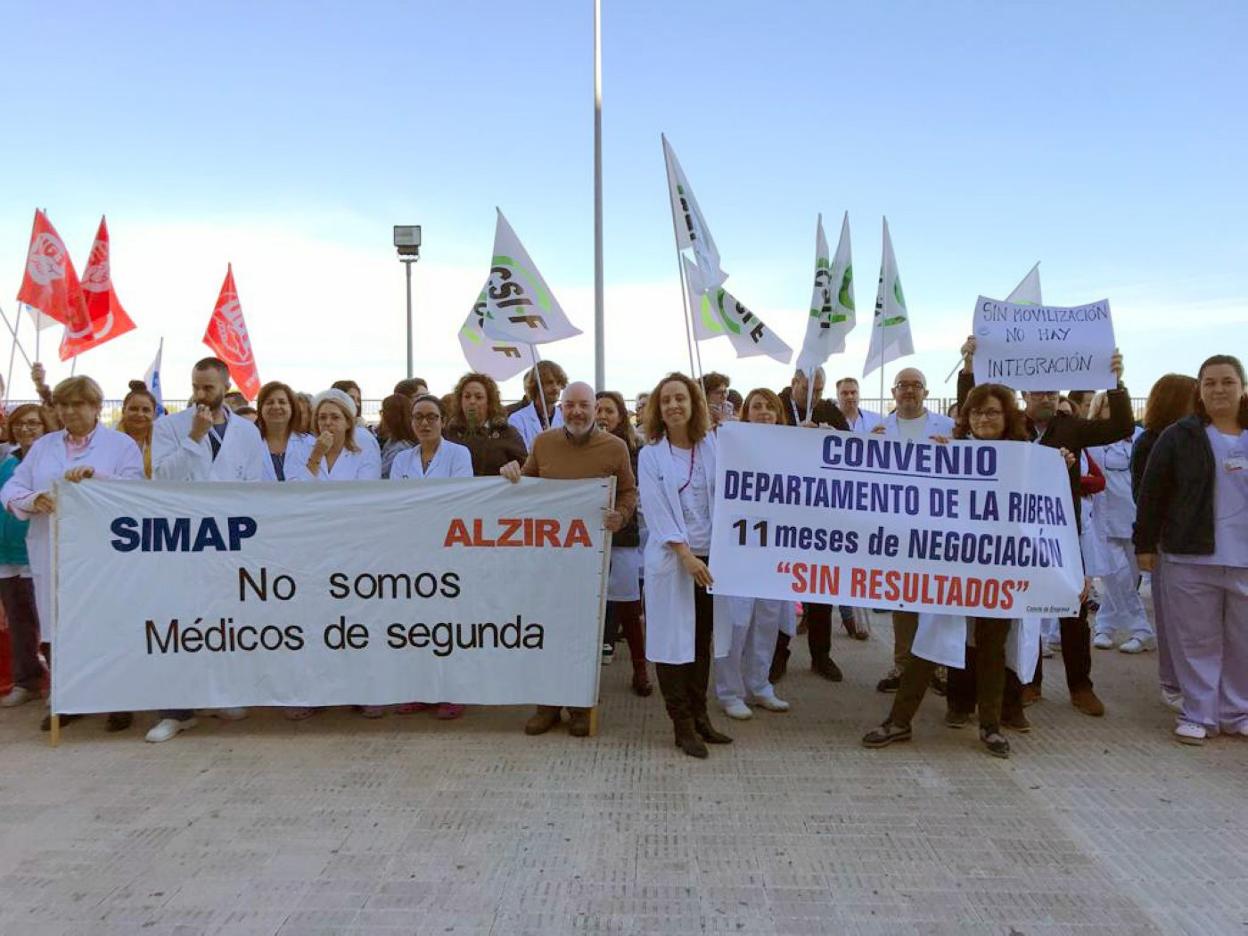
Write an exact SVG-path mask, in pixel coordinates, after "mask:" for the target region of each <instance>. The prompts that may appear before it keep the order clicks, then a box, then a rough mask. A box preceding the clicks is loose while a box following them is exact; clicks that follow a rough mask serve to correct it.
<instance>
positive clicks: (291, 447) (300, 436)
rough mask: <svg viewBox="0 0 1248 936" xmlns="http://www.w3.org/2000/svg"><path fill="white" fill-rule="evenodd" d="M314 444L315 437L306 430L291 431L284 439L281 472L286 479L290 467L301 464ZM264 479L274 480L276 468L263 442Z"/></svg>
mask: <svg viewBox="0 0 1248 936" xmlns="http://www.w3.org/2000/svg"><path fill="white" fill-rule="evenodd" d="M225 434H226V435H227V436H228V435H229V434H230V431H229V430H228V429H227V430H226V432H225ZM315 444H316V439H315V438H313V437H312V436H310V435H308V434H307V433H306V432H292V433H291V434H290V438H288V439H287V440H286V461H285V463H284V464H283V466H282V473H283V474H284V475H285V476H286V480H287V481H289V480H290V471H291V468H292V467H293V466H295V465H303V464H305V463H306V462H307V460H308V455H310V454H311V452H312V446H313V445H315ZM264 480H265V481H276V480H277V470H276V469H275V468H274V467H273V456H272V453H271V452H269V445H268V443H267V442H266V443H265V444H264Z"/></svg>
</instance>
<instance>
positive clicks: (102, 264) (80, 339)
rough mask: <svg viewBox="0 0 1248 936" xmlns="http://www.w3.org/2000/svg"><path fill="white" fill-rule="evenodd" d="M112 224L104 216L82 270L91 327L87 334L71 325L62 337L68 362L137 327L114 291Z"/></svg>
mask: <svg viewBox="0 0 1248 936" xmlns="http://www.w3.org/2000/svg"><path fill="white" fill-rule="evenodd" d="M108 258H109V248H108V225H107V224H106V223H105V221H104V219H103V218H100V229H99V230H98V231H97V232H96V235H95V243H94V244H92V245H91V257H90V259H89V260H87V268H86V269H85V270H83V271H82V291H83V295H84V296H85V298H86V302H87V314H88V317H89V319H90V322H91V330H90V331H89V332H88V333H86V334H83V335H77V336H75V335H73V334H71V330H70V329H69V327H66V329H65V334H64V336H63V337H62V338H61V360H62V361H68V360H69V359H70V358H72V357H73V356H74V355H76V354H82V352H84V351H89V350H91V349H92V348H95V347H98V346H99V345H102V344H104V342H106V341H111V340H112V339H114V338H117V337H118V336H120V335H124V334H125V333H126V332H128V331H132V330H133V329H134V322H132V321H130V316H129V315H127V314H126V310H125V309H123V308H122V306H121V300H120V299H118V298H117V293H115V292H113V278H112V273H111V272H110V269H109V260H108Z"/></svg>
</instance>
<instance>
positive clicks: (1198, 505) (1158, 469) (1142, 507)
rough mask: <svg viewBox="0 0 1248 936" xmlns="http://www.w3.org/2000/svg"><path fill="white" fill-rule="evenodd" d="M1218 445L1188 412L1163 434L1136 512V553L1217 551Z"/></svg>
mask: <svg viewBox="0 0 1248 936" xmlns="http://www.w3.org/2000/svg"><path fill="white" fill-rule="evenodd" d="M1215 470H1216V465H1215V464H1214V457H1213V446H1212V445H1210V444H1209V436H1208V435H1206V434H1205V424H1204V423H1203V422H1201V421H1200V417H1198V416H1184V417H1183V418H1182V419H1180V420H1179V421H1178V422H1176V423H1175V424H1174V425H1173V426H1170V427H1169V428H1168V429H1166V430H1165V431H1164V432H1163V433H1162V434H1161V435H1160V436H1159V437H1158V439H1157V444H1156V445H1154V446H1153V451H1152V453H1151V454H1150V455H1149V456H1148V465H1147V466H1146V467H1145V469H1144V478H1143V480H1142V481H1141V482H1140V496H1139V500H1138V502H1137V503H1136V512H1135V536H1134V541H1135V551H1136V553H1137V554H1138V553H1156V552H1158V546H1160V548H1161V550H1162V551H1164V552H1168V553H1173V554H1175V555H1180V556H1208V555H1211V554H1212V553H1213V546H1214V544H1213V479H1214V472H1215Z"/></svg>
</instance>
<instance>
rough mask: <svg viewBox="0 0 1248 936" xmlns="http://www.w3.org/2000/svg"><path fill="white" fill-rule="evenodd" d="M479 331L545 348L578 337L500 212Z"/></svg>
mask: <svg viewBox="0 0 1248 936" xmlns="http://www.w3.org/2000/svg"><path fill="white" fill-rule="evenodd" d="M472 315H473V316H475V317H476V321H477V325H476V327H477V329H478V330H479V331H480V332H481V333H482V334H483V335H485V336H488V337H490V338H493V339H495V340H496V341H502V342H508V343H512V344H529V345H535V344H546V343H548V342H551V341H560V340H562V339H564V338H572V337H573V336H575V335H579V334H580V333H581V330H580V329H579V328H577V327H576V326H575V325H573V324H572V323H571V322H569V321H568V317H567V316H566V315H564V314H563V309H562V308H560V306H559V302H558V301H557V300H556V299H555V297H554V294H553V293H552V292H551V291H550V287H549V286H547V285H546V280H544V279H542V274H541V273H539V272H538V269H537V265H536V264H535V263H534V262H533V260H532V258H531V257H529V254H528V251H526V250H525V249H524V245H523V244H521V243H520V238H518V237H517V236H516V232H515V231H513V230H512V229H511V225H510V224H508V223H507V219H506V218H504V217H503V213H502V212H501V211H499V212H498V223H497V225H496V226H495V228H494V257H493V259H492V260H491V261H490V275H489V277H488V278H487V279H486V281H485V286H483V287H482V288H481V293H480V295H478V296H477V301H476V304H475V305H474V306H473V307H472Z"/></svg>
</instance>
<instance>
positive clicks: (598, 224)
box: [594, 0, 607, 390]
mask: <svg viewBox="0 0 1248 936" xmlns="http://www.w3.org/2000/svg"><path fill="white" fill-rule="evenodd" d="M605 326H606V311H605V309H604V298H603V282H602V2H601V0H594V389H595V390H604V389H606V381H607V376H606V336H605V334H604V331H603V330H604V328H605Z"/></svg>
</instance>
